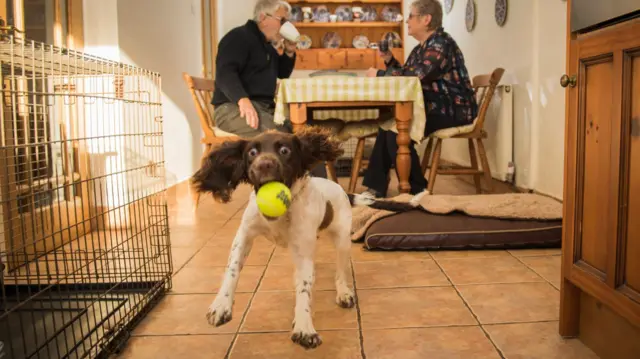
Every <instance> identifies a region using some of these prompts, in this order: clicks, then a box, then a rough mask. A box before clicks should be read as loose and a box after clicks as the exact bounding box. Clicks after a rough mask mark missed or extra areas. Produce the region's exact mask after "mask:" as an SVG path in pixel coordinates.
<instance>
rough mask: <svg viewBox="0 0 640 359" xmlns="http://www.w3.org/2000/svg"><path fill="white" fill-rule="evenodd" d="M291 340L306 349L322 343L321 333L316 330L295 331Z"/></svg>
mask: <svg viewBox="0 0 640 359" xmlns="http://www.w3.org/2000/svg"><path fill="white" fill-rule="evenodd" d="M291 340H292V341H293V342H294V343H296V344H298V345H300V346H301V347H303V348H305V349H313V348H317V347H318V346H320V344H322V339H321V338H320V335H319V334H318V333H316V332H312V333H305V332H302V331H294V332H293V334H292V335H291Z"/></svg>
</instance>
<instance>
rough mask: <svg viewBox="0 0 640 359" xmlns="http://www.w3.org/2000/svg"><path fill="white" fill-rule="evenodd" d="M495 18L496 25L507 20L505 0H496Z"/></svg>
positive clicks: (502, 23)
mask: <svg viewBox="0 0 640 359" xmlns="http://www.w3.org/2000/svg"><path fill="white" fill-rule="evenodd" d="M495 18H496V23H497V24H498V26H502V25H504V23H505V21H507V0H496V8H495Z"/></svg>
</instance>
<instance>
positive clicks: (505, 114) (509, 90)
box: [419, 85, 514, 182]
mask: <svg viewBox="0 0 640 359" xmlns="http://www.w3.org/2000/svg"><path fill="white" fill-rule="evenodd" d="M484 129H485V131H487V133H488V135H489V136H488V138H487V139H485V140H483V143H484V146H485V149H486V151H487V157H488V159H489V167H491V175H492V176H493V178H496V179H498V180H501V181H507V182H511V181H512V177H513V171H510V169H512V168H513V167H510V166H513V163H514V160H513V87H512V86H510V85H500V86H498V87H497V88H496V92H495V93H494V95H493V98H492V99H491V104H490V106H489V110H488V111H487V118H486V119H485V122H484ZM423 148H424V145H423V146H420V150H419V151H421V150H422V149H423ZM419 153H420V152H419ZM420 154H421V155H422V153H420ZM442 159H444V160H446V161H449V162H453V163H455V164H457V165H463V166H470V165H471V161H470V159H469V145H468V142H467V140H466V139H464V140H463V139H449V140H445V141H443V146H442ZM478 162H480V161H479V159H478Z"/></svg>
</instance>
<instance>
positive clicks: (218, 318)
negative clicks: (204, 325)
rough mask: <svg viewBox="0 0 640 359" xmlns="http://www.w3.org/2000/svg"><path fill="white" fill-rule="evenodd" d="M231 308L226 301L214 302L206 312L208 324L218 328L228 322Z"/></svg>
mask: <svg viewBox="0 0 640 359" xmlns="http://www.w3.org/2000/svg"><path fill="white" fill-rule="evenodd" d="M231 307H232V306H231V303H230V302H229V301H227V300H222V301H218V300H217V299H216V300H214V301H213V303H211V305H210V306H209V310H208V311H207V321H208V322H209V324H211V325H214V326H216V327H219V326H221V325H223V324H226V323H228V322H230V321H231Z"/></svg>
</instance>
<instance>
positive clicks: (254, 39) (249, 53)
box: [211, 0, 296, 138]
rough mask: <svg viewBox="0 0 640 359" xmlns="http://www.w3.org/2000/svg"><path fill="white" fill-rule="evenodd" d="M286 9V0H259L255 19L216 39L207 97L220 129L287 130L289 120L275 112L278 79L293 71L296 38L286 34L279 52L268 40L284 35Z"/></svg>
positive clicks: (249, 132) (244, 132) (242, 132)
mask: <svg viewBox="0 0 640 359" xmlns="http://www.w3.org/2000/svg"><path fill="white" fill-rule="evenodd" d="M290 11H291V6H290V5H289V4H288V3H287V2H285V1H282V0H258V2H257V3H256V6H255V8H254V13H253V19H251V20H248V21H247V23H246V24H244V25H242V26H239V27H236V28H234V29H232V30H231V31H229V33H227V34H226V35H225V36H224V37H223V38H222V39H221V40H220V44H219V45H218V56H217V58H216V82H215V83H216V88H215V91H214V94H213V98H212V100H211V103H212V104H213V105H214V106H215V111H214V121H215V123H216V126H217V127H218V128H220V129H221V130H223V131H226V132H230V133H233V134H236V135H238V136H240V137H243V138H248V137H253V136H256V135H258V134H260V133H262V132H264V131H265V130H269V129H278V130H281V131H287V132H291V128H290V125H286V126H278V125H276V124H275V123H274V122H273V114H274V111H275V103H274V97H275V92H276V83H277V79H278V78H288V77H289V76H290V75H291V73H292V72H293V67H294V65H295V61H296V52H295V50H296V43H295V42H291V41H288V40H286V39H284V52H283V53H282V55H280V54H278V52H277V51H276V49H275V48H274V47H273V45H272V43H273V42H278V41H281V40H282V38H281V36H280V34H279V32H280V27H281V26H282V24H284V23H285V22H287V19H288V17H289V13H290Z"/></svg>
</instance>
